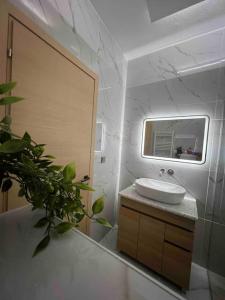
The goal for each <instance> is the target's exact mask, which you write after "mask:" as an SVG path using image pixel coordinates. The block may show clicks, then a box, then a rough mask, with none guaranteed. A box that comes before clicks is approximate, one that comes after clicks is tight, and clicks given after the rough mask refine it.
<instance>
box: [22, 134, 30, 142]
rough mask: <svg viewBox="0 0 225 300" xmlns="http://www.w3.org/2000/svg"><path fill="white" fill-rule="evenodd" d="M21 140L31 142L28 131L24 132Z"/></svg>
mask: <svg viewBox="0 0 225 300" xmlns="http://www.w3.org/2000/svg"><path fill="white" fill-rule="evenodd" d="M23 140H24V141H26V142H27V143H29V144H30V143H31V137H30V135H29V133H27V132H25V133H24V135H23Z"/></svg>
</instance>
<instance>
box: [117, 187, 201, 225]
mask: <svg viewBox="0 0 225 300" xmlns="http://www.w3.org/2000/svg"><path fill="white" fill-rule="evenodd" d="M119 194H120V196H122V197H124V198H128V199H131V200H134V201H138V202H140V203H143V204H145V205H149V206H152V207H155V208H158V209H161V210H164V211H168V212H170V213H173V214H175V215H178V216H182V217H185V218H188V219H191V220H195V221H196V220H197V219H198V211H197V206H196V199H195V198H193V197H192V196H191V195H188V194H186V195H185V197H184V199H183V201H182V202H181V203H180V204H173V205H172V204H166V203H162V202H159V201H155V200H151V199H148V198H145V197H143V196H141V195H139V194H138V193H137V192H136V191H135V187H134V186H133V185H132V186H130V187H128V188H126V189H125V190H123V191H121V192H120V193H119Z"/></svg>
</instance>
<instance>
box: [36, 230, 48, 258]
mask: <svg viewBox="0 0 225 300" xmlns="http://www.w3.org/2000/svg"><path fill="white" fill-rule="evenodd" d="M49 242H50V236H49V235H46V236H45V237H44V238H43V239H42V240H41V241H40V243H39V244H38V245H37V247H36V249H35V250H34V253H33V257H34V256H36V255H37V254H38V253H39V252H41V251H43V250H44V249H45V248H46V247H47V246H48V244H49Z"/></svg>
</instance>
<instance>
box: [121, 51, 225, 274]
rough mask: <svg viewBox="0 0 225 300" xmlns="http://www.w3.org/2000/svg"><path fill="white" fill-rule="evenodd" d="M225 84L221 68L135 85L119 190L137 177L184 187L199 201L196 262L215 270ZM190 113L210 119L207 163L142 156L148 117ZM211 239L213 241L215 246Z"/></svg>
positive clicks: (127, 111)
mask: <svg viewBox="0 0 225 300" xmlns="http://www.w3.org/2000/svg"><path fill="white" fill-rule="evenodd" d="M155 55H156V54H155ZM131 63H133V62H131ZM128 70H129V66H128ZM136 71H137V70H136ZM139 71H140V69H139ZM170 75H171V74H170ZM129 76H130V78H132V74H129V73H128V77H129ZM145 78H146V77H145ZM139 80H140V77H139ZM148 80H150V79H149V78H148ZM224 82H225V69H224V68H217V69H212V70H207V71H204V72H198V73H195V74H191V75H187V76H183V77H180V76H173V77H172V78H171V76H170V77H169V78H164V80H162V78H161V80H153V82H150V83H147V84H145V79H144V84H142V85H135V84H134V86H132V84H131V85H130V87H129V88H128V89H127V94H126V104H125V119H124V136H123V138H124V141H123V148H122V150H123V151H122V164H121V182H120V188H121V189H123V188H125V187H127V186H129V185H131V184H132V183H133V182H134V180H135V179H136V178H138V177H151V178H155V179H160V180H165V181H169V182H173V183H178V184H181V185H183V186H184V187H185V188H186V190H187V191H188V192H189V193H190V194H192V195H193V196H194V197H195V198H196V199H197V206H198V213H199V221H198V223H197V228H196V237H195V249H194V261H195V262H197V263H199V264H200V265H203V266H205V267H206V266H207V265H208V263H209V265H210V266H211V267H213V266H215V265H216V261H217V263H218V265H219V260H218V256H211V260H209V254H210V253H209V252H210V251H211V253H213V250H212V249H211V248H210V247H212V248H213V247H216V253H220V251H222V250H223V251H224V250H225V249H224V246H225V241H222V239H218V237H219V235H218V234H217V232H218V231H219V230H220V231H221V230H223V228H224V227H222V225H221V226H219V225H218V226H219V228H218V229H217V225H216V222H217V219H216V211H217V212H218V213H219V214H220V217H221V216H222V215H224V211H223V212H222V210H221V205H222V206H224V205H225V202H224V201H223V200H221V199H222V191H221V189H222V188H223V180H224V179H223V178H224V177H223V176H224V166H223V160H224V148H223V147H224V146H223V143H221V141H222V136H223V135H224V129H223V126H224V124H223V122H224V100H225V88H224ZM186 115H208V116H209V117H210V126H209V137H208V148H207V157H206V163H205V164H203V165H193V164H186V163H180V162H178V163H177V162H169V161H160V160H152V159H147V158H143V157H141V141H142V129H143V120H144V119H145V118H147V117H168V116H186ZM161 168H166V169H169V168H172V169H174V171H175V174H174V176H172V177H171V176H169V175H163V176H162V177H159V170H160V169H161ZM219 205H220V208H219ZM222 209H224V207H222ZM217 218H218V217H217ZM220 233H221V232H220ZM210 237H211V238H212V239H214V241H212V242H211V241H210ZM215 240H216V242H217V244H216V242H215ZM222 246H223V247H222ZM221 249H222V250H221ZM214 251H215V249H214ZM223 253H224V252H223ZM221 254H222V252H221ZM220 258H221V261H222V262H223V267H222V265H220V266H221V269H222V268H223V270H225V261H224V257H223V256H222V255H221V257H220ZM215 268H217V267H216V266H215Z"/></svg>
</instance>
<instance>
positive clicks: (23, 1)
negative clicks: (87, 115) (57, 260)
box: [11, 0, 126, 240]
mask: <svg viewBox="0 0 225 300" xmlns="http://www.w3.org/2000/svg"><path fill="white" fill-rule="evenodd" d="M11 2H12V3H13V4H15V5H16V6H17V7H18V8H19V9H21V10H22V11H23V12H24V13H26V14H27V15H28V16H30V17H32V19H33V20H34V21H35V22H36V23H37V24H38V25H39V26H40V27H42V28H43V30H44V31H46V32H47V33H48V34H49V35H51V36H52V37H53V38H55V39H56V40H57V41H58V42H59V43H61V44H62V45H63V46H64V47H66V48H67V49H68V50H69V51H71V52H72V53H73V54H74V55H75V56H76V57H77V58H79V59H80V60H81V61H82V62H84V64H86V65H87V66H89V67H90V68H91V69H92V70H94V71H95V72H96V73H97V74H98V75H99V79H100V86H99V96H98V107H97V122H102V123H103V124H104V129H105V130H104V132H105V137H104V149H103V152H102V153H101V154H99V153H98V154H96V158H95V164H94V188H95V189H96V192H95V193H94V195H93V199H96V198H97V197H98V196H100V195H104V196H105V199H106V204H105V211H104V216H105V217H107V218H108V220H109V221H110V222H111V223H114V220H115V216H114V205H115V199H116V193H117V190H118V173H119V165H120V144H121V138H120V137H121V124H122V117H123V105H124V94H125V81H126V62H125V60H124V57H123V54H122V52H121V50H120V48H119V46H118V45H117V43H116V41H115V40H114V39H113V38H112V36H111V34H110V33H109V31H108V30H107V28H106V27H105V25H104V23H103V22H102V20H101V19H100V17H99V16H98V14H97V12H96V11H95V9H94V8H93V6H92V4H91V3H90V2H89V1H88V0H65V1H60V0H32V1H31V0H11ZM100 156H104V157H105V162H104V163H101V157H100ZM104 233H105V229H104V228H103V227H101V226H99V225H96V224H92V226H91V236H92V237H93V238H94V239H96V240H100V239H101V238H102V236H103V235H104Z"/></svg>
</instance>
